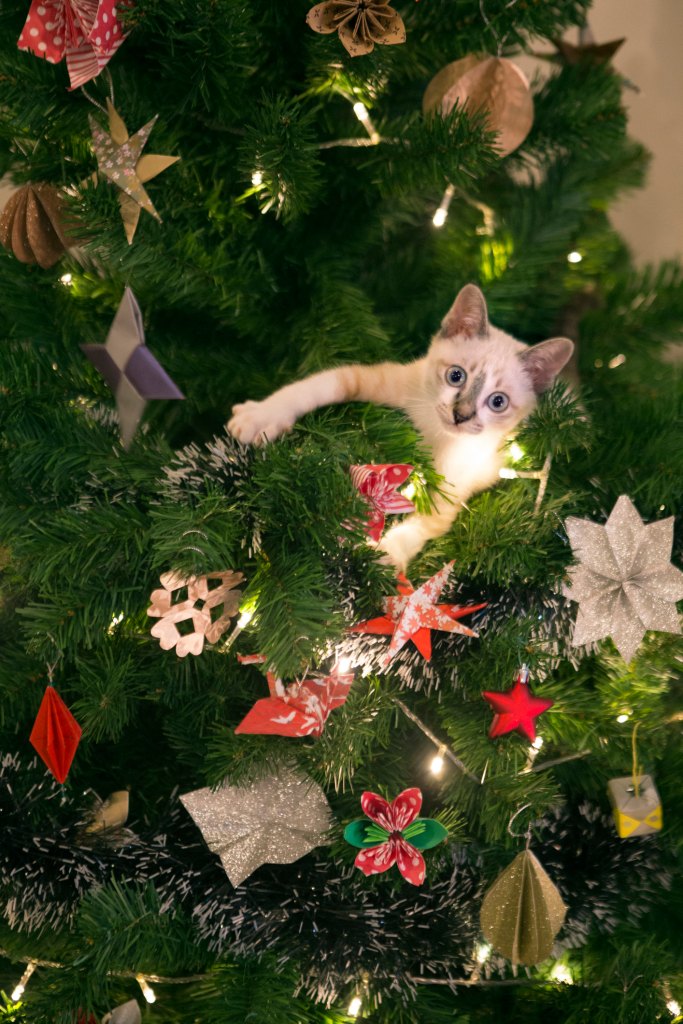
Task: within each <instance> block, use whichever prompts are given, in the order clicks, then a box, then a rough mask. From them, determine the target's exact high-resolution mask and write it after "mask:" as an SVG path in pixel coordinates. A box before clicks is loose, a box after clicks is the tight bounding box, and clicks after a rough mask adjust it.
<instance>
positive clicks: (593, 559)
mask: <svg viewBox="0 0 683 1024" xmlns="http://www.w3.org/2000/svg"><path fill="white" fill-rule="evenodd" d="M673 525H674V520H673V516H671V517H669V518H668V519H661V520H660V521H659V522H656V523H650V524H649V525H648V526H646V525H645V524H644V523H643V521H642V519H641V518H640V516H639V515H638V512H637V511H636V509H635V508H634V506H633V503H632V502H631V499H630V498H629V497H627V495H625V494H622V495H621V497H620V498H619V499H618V501H617V502H616V504H615V506H614V508H613V509H612V512H611V514H610V517H609V519H608V520H607V523H606V524H605V525H604V526H600V525H599V524H598V523H593V522H591V521H590V520H589V519H577V518H575V517H574V516H570V518H569V519H567V521H566V523H565V527H566V530H567V535H568V537H569V541H570V543H571V546H572V550H573V552H574V555H575V556H576V558H577V559H578V561H579V563H580V564H579V565H575V566H573V567H572V568H570V569H569V579H570V583H569V584H565V586H564V587H563V594H564V596H565V597H568V598H569V599H570V600H572V601H576V602H577V603H578V605H579V610H578V613H577V616H576V625H575V627H574V636H573V637H572V643H573V644H574V646H575V647H579V646H581V645H582V644H588V643H592V642H593V641H595V640H601V639H603V637H607V636H611V637H612V640H613V641H614V644H615V646H616V648H617V650H618V651H619V653H620V654H621V656H622V657H623V658H624V660H625V661H631V659H632V658H633V656H634V655H635V653H636V651H637V649H638V647H639V645H640V642H641V640H642V639H643V637H644V636H645V633H646V631H647V630H648V629H656V630H660V631H661V632H665V633H680V631H681V630H680V623H679V618H678V613H677V611H676V604H675V602H676V601H680V600H681V599H683V573H682V572H681V571H680V569H676V568H675V567H674V566H673V565H671V563H670V561H669V558H670V555H671V545H672V542H673Z"/></svg>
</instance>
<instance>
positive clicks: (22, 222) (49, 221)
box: [0, 183, 76, 270]
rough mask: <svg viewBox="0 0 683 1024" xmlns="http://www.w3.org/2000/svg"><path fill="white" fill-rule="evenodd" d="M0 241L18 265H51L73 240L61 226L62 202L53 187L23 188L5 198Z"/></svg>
mask: <svg viewBox="0 0 683 1024" xmlns="http://www.w3.org/2000/svg"><path fill="white" fill-rule="evenodd" d="M0 242H1V243H2V245H3V246H4V247H5V249H7V250H9V252H11V253H13V254H14V255H15V256H16V258H17V259H18V260H20V261H21V263H37V264H39V266H41V267H43V269H44V270H47V269H48V268H49V267H52V266H54V264H55V263H56V262H57V260H58V259H59V257H60V256H62V255H63V254H64V253H65V252H66V250H67V249H68V248H69V246H70V245H76V240H75V239H73V238H72V239H69V237H68V235H67V234H66V231H65V225H64V207H63V200H62V197H61V196H60V194H59V192H58V191H57V189H56V188H55V187H54V186H53V185H47V184H45V183H38V184H35V185H33V184H30V183H29V184H28V185H23V186H22V187H21V188H20V189H17V191H16V192H14V193H13V195H11V196H10V198H9V199H8V201H7V203H6V205H5V208H4V210H3V211H2V215H1V216H0Z"/></svg>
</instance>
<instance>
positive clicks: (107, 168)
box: [89, 100, 180, 245]
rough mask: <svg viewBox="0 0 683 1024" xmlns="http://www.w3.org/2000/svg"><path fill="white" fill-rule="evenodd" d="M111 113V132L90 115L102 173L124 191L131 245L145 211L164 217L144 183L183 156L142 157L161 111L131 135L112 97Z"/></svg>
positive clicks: (124, 212)
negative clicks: (142, 212) (158, 210)
mask: <svg viewBox="0 0 683 1024" xmlns="http://www.w3.org/2000/svg"><path fill="white" fill-rule="evenodd" d="M107 113H108V115H109V135H107V133H106V132H105V131H104V129H103V128H102V127H101V126H100V125H99V124H98V122H97V121H96V120H95V118H94V117H92V116H91V117H90V118H89V121H90V131H91V132H92V137H93V149H94V151H95V156H96V157H97V166H98V168H99V170H100V173H101V174H103V175H104V177H105V178H108V179H109V181H111V182H112V183H113V184H114V185H116V187H117V188H119V189H120V190H121V191H120V192H119V205H120V207H121V216H122V218H123V226H124V229H125V232H126V238H127V239H128V244H129V245H130V244H131V243H132V241H133V237H134V235H135V231H136V229H137V226H138V221H139V220H140V211H141V210H147V213H151V215H152V216H153V217H154V218H155V219H156V220H158V221H159V223H161V217H160V216H159V214H158V213H157V211H156V209H155V208H154V205H153V203H152V200H151V199H150V198H149V196H148V195H147V192H146V191H145V188H144V183H145V182H146V181H151V180H152V178H156V176H157V175H158V174H161V172H162V171H165V170H166V168H167V167H170V166H171V164H174V163H176V162H177V161H178V160H179V159H180V157H178V156H161V155H159V154H157V153H148V154H146V155H145V156H142V150H143V149H144V147H145V144H146V143H147V139H148V138H149V136H150V133H151V131H152V128H154V125H155V124H156V120H157V117H158V116H159V115H158V114H157V115H156V116H155V117H153V118H152V120H151V121H148V122H147V124H145V125H143V127H142V128H140V129H139V130H138V131H137V132H136V133H135V134H134V135H131V136H129V135H128V129H127V128H126V126H125V124H124V123H123V121H122V120H121V117H120V116H119V114H118V113H117V112H116V110H115V109H114V106H113V104H112V103H111V102H110V100H107Z"/></svg>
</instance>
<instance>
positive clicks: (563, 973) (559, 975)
mask: <svg viewBox="0 0 683 1024" xmlns="http://www.w3.org/2000/svg"><path fill="white" fill-rule="evenodd" d="M550 977H551V978H552V980H553V981H559V983H560V984H561V985H573V984H574V978H573V977H572V972H571V971H570V970H569V968H568V967H567V965H566V964H561V963H556V964H555V966H554V967H553V969H552V971H551V972H550Z"/></svg>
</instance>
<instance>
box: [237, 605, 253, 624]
mask: <svg viewBox="0 0 683 1024" xmlns="http://www.w3.org/2000/svg"><path fill="white" fill-rule="evenodd" d="M253 618H254V609H253V608H247V609H246V610H245V611H243V612H242V614H241V615H240V617H239V619H238V620H237V628H238V629H244V627H245V626H248V625H249V623H250V622H251V620H252V619H253Z"/></svg>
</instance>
